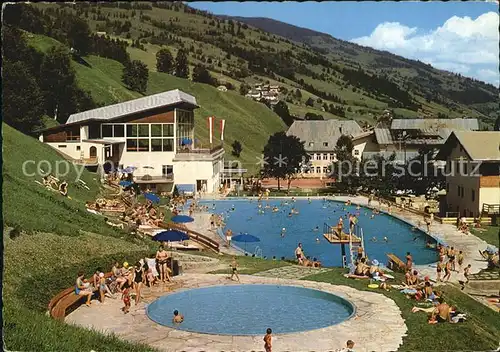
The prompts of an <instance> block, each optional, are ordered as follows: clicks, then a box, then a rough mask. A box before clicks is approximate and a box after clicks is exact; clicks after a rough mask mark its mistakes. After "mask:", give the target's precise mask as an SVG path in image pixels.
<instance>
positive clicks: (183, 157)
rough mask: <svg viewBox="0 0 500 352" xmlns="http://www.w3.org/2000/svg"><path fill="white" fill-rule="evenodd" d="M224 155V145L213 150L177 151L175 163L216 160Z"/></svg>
mask: <svg viewBox="0 0 500 352" xmlns="http://www.w3.org/2000/svg"><path fill="white" fill-rule="evenodd" d="M222 155H224V148H223V146H222V145H219V146H216V147H212V148H196V149H188V148H186V149H180V148H178V149H177V152H176V154H175V158H174V161H190V160H214V159H217V158H219V157H221V156H222Z"/></svg>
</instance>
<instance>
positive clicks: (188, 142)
mask: <svg viewBox="0 0 500 352" xmlns="http://www.w3.org/2000/svg"><path fill="white" fill-rule="evenodd" d="M181 143H182V144H183V145H191V144H193V141H192V140H191V138H183V139H182V140H181Z"/></svg>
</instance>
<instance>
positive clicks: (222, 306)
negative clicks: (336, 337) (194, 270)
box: [147, 285, 354, 335]
mask: <svg viewBox="0 0 500 352" xmlns="http://www.w3.org/2000/svg"><path fill="white" fill-rule="evenodd" d="M174 310H178V311H179V313H181V314H182V315H184V322H183V323H181V324H174V323H172V317H173V311H174ZM318 312H321V314H318ZM147 314H148V316H149V318H150V319H151V320H153V321H155V322H156V323H158V324H161V325H165V326H169V327H173V328H176V329H179V330H185V331H191V332H199V333H206V334H218V335H264V334H265V332H266V329H267V328H271V329H273V333H278V334H283V333H292V332H297V331H307V330H313V329H319V328H324V327H327V326H330V325H334V324H338V323H340V322H342V321H344V320H347V319H349V318H350V317H351V316H352V315H353V314H354V307H353V305H352V304H351V303H350V302H349V301H347V300H345V299H343V298H341V297H338V296H336V295H333V294H330V293H327V292H322V291H318V290H312V289H306V288H302V287H293V286H278V285H230V286H212V287H205V288H199V289H192V290H186V291H181V292H178V293H174V294H170V295H167V296H163V297H160V298H158V299H157V300H156V301H154V302H153V303H151V304H149V305H148V307H147Z"/></svg>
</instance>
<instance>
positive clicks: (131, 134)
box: [115, 123, 174, 152]
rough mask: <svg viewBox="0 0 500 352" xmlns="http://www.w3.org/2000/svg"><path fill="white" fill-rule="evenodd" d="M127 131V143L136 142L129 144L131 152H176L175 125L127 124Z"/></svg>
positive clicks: (128, 149) (128, 148)
mask: <svg viewBox="0 0 500 352" xmlns="http://www.w3.org/2000/svg"><path fill="white" fill-rule="evenodd" d="M115 126H116V125H115ZM126 130H127V141H128V140H135V141H136V142H135V144H134V143H132V142H131V143H128V142H127V151H129V152H132V151H137V152H149V151H152V152H171V151H173V150H174V138H173V136H174V124H161V123H153V124H127V125H126ZM115 132H116V130H115ZM129 145H130V147H129Z"/></svg>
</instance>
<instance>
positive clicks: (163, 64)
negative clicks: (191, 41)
mask: <svg viewBox="0 0 500 352" xmlns="http://www.w3.org/2000/svg"><path fill="white" fill-rule="evenodd" d="M156 70H157V71H158V72H165V73H172V72H173V71H174V57H173V56H172V53H171V52H170V50H168V49H165V48H164V49H161V50H160V51H158V52H157V53H156Z"/></svg>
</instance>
